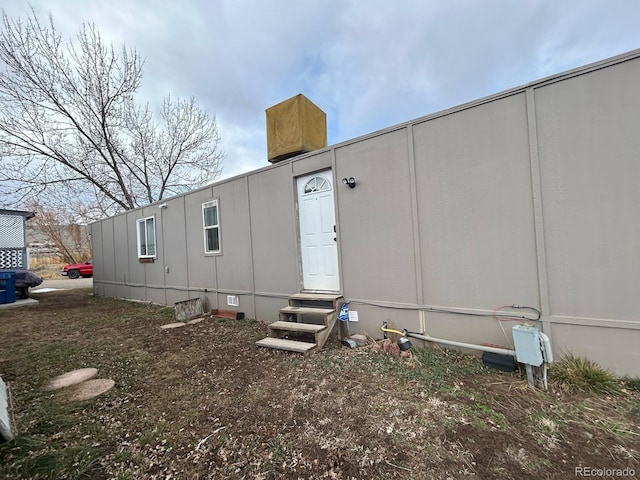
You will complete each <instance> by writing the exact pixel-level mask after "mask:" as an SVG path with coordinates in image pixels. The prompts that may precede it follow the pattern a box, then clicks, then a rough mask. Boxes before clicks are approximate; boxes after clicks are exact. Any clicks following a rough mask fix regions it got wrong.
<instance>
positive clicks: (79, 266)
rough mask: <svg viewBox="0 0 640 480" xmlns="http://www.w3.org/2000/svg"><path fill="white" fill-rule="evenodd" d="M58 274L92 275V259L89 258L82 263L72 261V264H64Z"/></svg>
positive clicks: (76, 276)
mask: <svg viewBox="0 0 640 480" xmlns="http://www.w3.org/2000/svg"><path fill="white" fill-rule="evenodd" d="M60 274H62V275H64V276H65V277H69V278H79V277H81V276H82V277H84V278H88V277H91V276H93V260H92V259H91V258H90V259H89V260H87V261H86V262H84V263H74V264H72V265H65V266H64V267H63V269H62V271H61V272H60Z"/></svg>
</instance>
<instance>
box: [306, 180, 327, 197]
mask: <svg viewBox="0 0 640 480" xmlns="http://www.w3.org/2000/svg"><path fill="white" fill-rule="evenodd" d="M328 190H331V184H330V183H329V182H328V181H327V179H326V178H324V177H313V178H312V179H311V180H309V181H308V182H307V183H306V184H305V185H304V193H316V192H326V191H328Z"/></svg>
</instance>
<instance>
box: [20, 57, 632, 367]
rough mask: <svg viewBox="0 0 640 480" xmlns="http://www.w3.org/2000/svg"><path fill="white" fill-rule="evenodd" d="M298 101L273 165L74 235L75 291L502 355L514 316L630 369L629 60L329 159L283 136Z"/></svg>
mask: <svg viewBox="0 0 640 480" xmlns="http://www.w3.org/2000/svg"><path fill="white" fill-rule="evenodd" d="M306 102H307V101H306V99H303V98H297V99H296V100H295V101H294V102H293V104H292V105H289V107H291V108H285V107H287V106H286V105H285V106H282V105H281V106H280V108H278V109H276V110H284V111H286V112H289V113H288V114H289V117H288V121H287V122H278V121H277V120H274V119H272V118H271V117H269V123H271V124H273V125H286V126H287V130H286V132H285V133H286V135H278V133H277V132H272V133H270V134H268V137H269V138H270V139H273V144H272V145H274V146H275V148H274V149H272V147H271V145H270V147H269V149H270V152H269V158H270V160H271V162H275V163H273V165H269V166H265V168H261V169H258V170H255V171H252V172H249V173H246V174H243V175H239V176H236V177H233V178H229V179H226V180H223V181H220V182H217V183H215V184H212V185H209V186H206V187H203V188H200V189H197V190H194V191H192V192H189V193H186V194H183V195H179V196H176V197H173V198H169V199H165V200H163V201H162V203H160V204H152V205H148V206H145V207H142V208H138V209H136V210H132V211H128V212H126V213H122V214H120V215H116V216H114V217H111V218H108V219H105V220H103V221H100V222H97V223H94V224H92V226H91V233H92V241H93V260H94V290H95V293H96V294H97V295H103V296H108V297H121V298H128V299H137V300H144V301H151V302H156V303H160V304H168V305H170V304H173V303H175V302H179V301H184V300H186V299H191V298H202V299H203V300H204V301H206V302H207V305H208V308H211V309H227V310H232V311H233V310H235V311H239V312H244V314H245V315H246V316H247V317H252V318H258V319H261V320H264V321H266V322H270V323H271V324H272V325H273V324H274V323H275V322H276V321H278V320H282V316H283V315H285V316H286V315H289V314H291V312H294V311H298V312H300V311H302V310H300V309H304V308H305V302H307V301H308V300H309V299H313V298H315V299H318V300H321V301H322V300H326V302H327V304H328V305H330V306H331V308H335V305H336V304H337V303H336V302H341V301H342V300H345V301H348V302H349V309H350V321H349V327H350V331H351V333H358V332H360V333H364V332H366V333H369V334H370V335H372V336H374V337H380V336H381V331H380V329H381V326H382V325H383V324H384V323H385V322H390V324H393V325H395V326H396V327H397V328H401V329H402V328H404V329H407V330H409V331H413V332H428V333H429V334H430V335H432V336H434V337H439V338H448V339H451V340H456V341H459V342H468V343H485V342H487V343H492V344H502V345H509V344H510V343H511V342H512V341H513V339H512V338H511V335H510V328H506V327H508V326H510V324H508V323H505V320H498V319H497V316H496V315H495V312H497V311H498V310H501V309H504V306H505V305H506V306H509V307H508V308H512V306H525V307H530V308H531V310H529V311H536V310H537V311H539V312H540V315H541V316H540V320H539V322H537V323H538V324H539V326H540V328H541V330H543V331H544V332H545V333H546V334H547V335H548V336H549V337H550V338H551V342H552V345H553V346H554V349H555V353H556V357H557V356H561V354H563V353H569V352H571V353H573V354H575V355H579V356H585V357H589V358H591V359H593V360H594V361H596V362H598V363H600V364H601V365H603V366H605V367H608V368H610V369H612V370H614V371H616V372H618V373H621V374H627V375H632V376H640V349H639V348H638V345H640V316H639V315H638V308H637V295H638V287H639V286H640V254H639V253H638V251H639V250H638V245H640V189H638V183H639V181H640V135H639V134H638V132H639V131H640V50H635V51H632V52H629V53H626V54H623V55H619V56H617V57H613V58H610V59H607V60H603V61H601V62H597V63H594V64H591V65H587V66H584V67H581V68H577V69H575V70H571V71H568V72H564V73H560V74H557V75H554V76H551V77H547V78H543V79H541V80H538V81H535V82H532V83H529V84H527V85H523V86H520V87H516V88H513V89H510V90H507V91H504V92H501V93H498V94H495V95H491V96H489V97H486V98H482V99H479V100H476V101H473V102H469V103H466V104H464V105H460V106H457V107H454V108H450V109H448V110H445V111H441V112H437V113H433V114H430V115H427V116H425V117H421V118H418V119H415V120H411V121H408V122H406V123H403V124H400V125H395V126H391V127H389V128H386V129H384V130H381V131H377V132H373V133H371V134H369V135H365V136H362V137H359V138H355V139H352V140H349V141H346V142H342V143H340V144H337V145H332V146H323V145H322V140H323V139H322V132H323V129H322V128H318V129H316V130H315V132H316V133H318V132H319V133H318V134H317V135H315V136H314V135H310V134H308V133H307V134H304V133H303V139H302V140H300V139H292V138H291V137H289V136H288V135H289V134H290V133H291V132H294V133H295V132H296V131H297V130H298V128H297V127H298V126H296V125H292V124H291V121H292V119H295V118H304V119H308V118H314V119H321V120H322V118H323V116H322V115H320V114H317V115H316V112H315V109H313V108H308V107H310V105H308V104H307V103H306ZM309 112H311V113H309ZM276 113H277V112H276ZM314 121H315V120H314ZM314 128H315V127H314ZM301 130H303V129H301ZM305 135H306V136H305ZM304 138H311V139H312V140H313V141H312V142H305V141H304ZM318 142H320V145H318V144H317V143H318ZM308 144H310V145H311V146H312V148H314V149H313V150H312V151H307V150H306V146H307V145H308ZM281 145H292V146H293V147H292V148H294V149H295V151H293V152H292V153H293V154H294V156H292V157H289V156H288V155H287V152H282V151H280V150H279V148H280V146H281ZM266 164H267V163H266V162H265V165H266ZM24 218H26V217H24ZM314 295H315V297H313V296H314ZM323 296H324V297H323ZM508 308H507V310H508ZM296 309H298V310H296ZM327 310H330V309H329V308H328V309H327ZM309 328H310V327H309ZM276 343H278V342H276ZM281 344H282V345H285V344H284V343H281Z"/></svg>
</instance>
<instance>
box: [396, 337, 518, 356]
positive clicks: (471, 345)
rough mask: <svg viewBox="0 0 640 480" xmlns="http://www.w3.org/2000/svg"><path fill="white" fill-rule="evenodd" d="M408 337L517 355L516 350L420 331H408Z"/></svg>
mask: <svg viewBox="0 0 640 480" xmlns="http://www.w3.org/2000/svg"><path fill="white" fill-rule="evenodd" d="M407 337H413V338H417V339H418V340H424V341H425V342H433V343H441V344H443V345H451V346H452V347H461V348H470V349H472V350H480V351H482V352H491V353H500V354H502V355H511V356H512V357H515V356H516V351H515V350H507V349H506V348H496V347H489V346H486V345H476V344H474V343H463V342H454V341H453V340H444V339H442V338H435V337H431V336H429V335H421V334H419V333H410V332H407Z"/></svg>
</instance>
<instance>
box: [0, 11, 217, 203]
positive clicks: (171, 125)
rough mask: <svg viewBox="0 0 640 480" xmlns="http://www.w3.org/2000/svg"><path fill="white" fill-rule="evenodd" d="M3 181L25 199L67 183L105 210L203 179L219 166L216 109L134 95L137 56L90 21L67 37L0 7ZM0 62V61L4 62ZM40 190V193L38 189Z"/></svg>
mask: <svg viewBox="0 0 640 480" xmlns="http://www.w3.org/2000/svg"><path fill="white" fill-rule="evenodd" d="M0 61H1V63H3V64H4V69H3V70H2V71H0V159H1V162H2V163H1V165H0V187H1V188H2V189H3V191H4V193H5V194H8V193H11V189H13V192H12V193H15V192H16V191H18V190H19V191H20V193H21V197H22V198H23V199H28V198H32V197H34V196H38V194H40V193H42V191H43V190H45V189H46V190H47V193H48V194H55V192H58V191H61V189H64V190H65V191H68V192H76V194H77V195H78V196H80V197H81V198H85V199H90V200H89V201H90V202H91V203H95V204H96V205H100V208H102V209H103V212H105V213H113V212H114V211H116V210H120V211H121V210H129V209H132V208H135V207H137V206H140V205H144V204H147V203H151V202H155V201H158V200H160V199H162V198H163V197H166V196H168V195H172V194H176V193H180V192H183V191H185V190H186V189H190V188H193V187H194V186H199V185H203V184H205V183H207V182H210V181H212V180H214V179H216V178H217V177H218V176H219V175H220V172H221V161H222V159H223V157H224V154H223V153H222V152H221V151H220V149H219V142H220V138H219V135H218V128H217V123H216V119H215V116H210V115H209V114H207V112H205V111H204V110H203V109H202V108H200V107H199V106H198V105H197V104H196V102H195V100H194V99H193V98H191V99H189V100H180V99H175V100H174V99H172V98H171V97H167V98H165V100H164V103H163V105H162V107H161V109H160V118H159V120H156V119H155V118H154V115H153V113H152V109H151V108H150V107H149V105H148V104H147V105H139V104H138V103H136V101H135V99H134V93H135V92H136V91H137V90H138V88H139V87H140V82H141V79H142V67H143V64H144V62H143V60H142V59H141V58H140V56H139V54H138V53H137V52H136V51H135V50H133V49H128V48H126V47H124V46H123V47H122V48H121V49H120V50H119V51H116V50H115V49H114V48H113V46H112V45H106V44H105V42H104V41H103V40H102V38H101V36H100V32H99V31H98V30H97V29H96V27H95V25H93V24H91V23H85V24H83V25H82V27H81V29H80V31H79V33H78V36H77V38H76V40H75V42H71V41H70V42H68V43H63V41H62V37H61V35H60V34H59V33H58V32H57V30H56V28H55V25H54V23H53V19H52V18H51V16H49V18H48V21H47V22H46V23H45V22H41V21H40V20H39V19H38V18H37V16H36V14H35V12H34V11H33V10H32V11H31V13H30V15H29V16H28V17H27V20H26V21H24V22H23V21H21V20H20V19H17V20H12V19H10V18H9V17H8V16H7V15H6V13H5V12H4V11H3V12H2V32H1V33H0ZM1 63H0V64H1ZM41 198H42V197H41Z"/></svg>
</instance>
